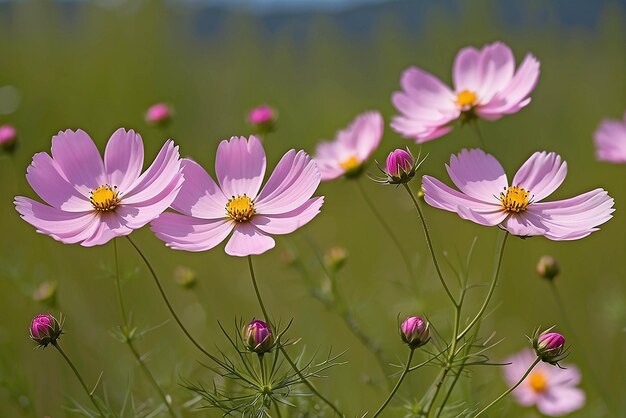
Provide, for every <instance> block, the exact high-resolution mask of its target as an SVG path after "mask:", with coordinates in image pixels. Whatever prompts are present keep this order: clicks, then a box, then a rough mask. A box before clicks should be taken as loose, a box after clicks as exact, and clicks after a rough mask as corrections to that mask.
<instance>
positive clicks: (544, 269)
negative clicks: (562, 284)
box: [537, 255, 559, 280]
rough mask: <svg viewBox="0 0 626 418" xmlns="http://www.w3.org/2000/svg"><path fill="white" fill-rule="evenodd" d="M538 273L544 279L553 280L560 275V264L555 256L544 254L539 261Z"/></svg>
mask: <svg viewBox="0 0 626 418" xmlns="http://www.w3.org/2000/svg"><path fill="white" fill-rule="evenodd" d="M537 274H538V275H539V277H541V278H543V279H546V280H553V279H554V278H555V277H556V276H558V275H559V265H558V264H557V263H556V260H555V259H554V258H553V257H550V256H549V255H544V256H543V257H541V258H540V259H539V262H538V263H537Z"/></svg>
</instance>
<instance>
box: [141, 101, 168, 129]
mask: <svg viewBox="0 0 626 418" xmlns="http://www.w3.org/2000/svg"><path fill="white" fill-rule="evenodd" d="M171 117H172V109H170V107H169V106H168V105H167V104H165V103H156V104H154V105H152V106H150V108H148V111H147V112H146V122H148V123H150V124H155V125H156V124H165V123H167V122H169V120H170V118H171Z"/></svg>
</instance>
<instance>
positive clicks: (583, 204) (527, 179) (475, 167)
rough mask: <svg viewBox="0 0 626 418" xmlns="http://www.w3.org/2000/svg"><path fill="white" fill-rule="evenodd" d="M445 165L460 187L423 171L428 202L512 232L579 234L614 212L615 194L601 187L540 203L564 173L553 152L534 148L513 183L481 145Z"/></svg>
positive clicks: (553, 236) (556, 237)
mask: <svg viewBox="0 0 626 418" xmlns="http://www.w3.org/2000/svg"><path fill="white" fill-rule="evenodd" d="M446 168H447V170H448V174H449V175H450V178H451V179H452V182H453V183H454V184H455V185H456V186H457V187H458V188H459V190H460V192H459V191H457V190H454V189H452V188H450V187H448V186H446V185H445V184H443V183H442V182H440V181H439V180H437V179H435V178H433V177H430V176H424V177H423V183H422V188H423V190H424V199H425V200H426V202H427V203H428V204H429V205H431V206H434V207H436V208H439V209H444V210H447V211H450V212H456V213H457V214H458V215H459V216H460V217H461V218H463V219H468V220H470V221H473V222H476V223H478V224H481V225H486V226H494V225H500V226H501V227H502V228H504V229H506V230H507V231H509V232H510V233H511V234H513V235H518V236H524V237H525V236H534V235H543V236H545V237H546V238H548V239H551V240H556V241H561V240H574V239H579V238H583V237H586V236H587V235H589V234H590V233H592V232H594V231H597V230H598V228H597V226H599V225H601V224H603V223H604V222H606V221H608V220H609V219H611V213H612V212H613V211H614V209H613V199H612V198H611V197H610V196H609V195H608V193H607V192H606V191H605V190H603V189H595V190H592V191H590V192H587V193H584V194H581V195H579V196H576V197H573V198H570V199H565V200H557V201H554V202H542V200H543V199H544V198H546V197H547V196H549V195H550V194H551V193H552V192H554V191H555V190H556V189H557V188H558V187H559V186H560V185H561V183H562V182H563V180H564V179H565V176H566V175H567V163H565V162H564V161H561V157H560V156H559V155H557V154H555V153H554V152H550V153H547V152H545V151H544V152H536V153H534V154H533V155H532V156H531V157H530V158H529V159H528V160H527V161H526V162H525V163H524V164H523V165H522V167H521V168H520V169H519V170H518V171H517V173H516V174H515V177H513V181H512V182H511V183H509V182H508V180H507V176H506V174H505V173H504V170H503V169H502V166H501V165H500V163H499V162H498V161H497V160H496V159H495V158H494V157H493V156H492V155H490V154H486V153H485V152H484V151H482V150H480V149H472V150H469V151H468V150H463V151H461V153H459V154H458V155H452V156H451V158H450V165H446Z"/></svg>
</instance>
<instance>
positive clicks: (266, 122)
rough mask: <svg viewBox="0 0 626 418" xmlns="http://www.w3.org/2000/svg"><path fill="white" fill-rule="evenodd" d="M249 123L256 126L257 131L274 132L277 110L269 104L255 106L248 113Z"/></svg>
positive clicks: (262, 132) (260, 132)
mask: <svg viewBox="0 0 626 418" xmlns="http://www.w3.org/2000/svg"><path fill="white" fill-rule="evenodd" d="M248 123H250V125H252V126H253V127H254V128H255V133H259V134H266V133H270V132H273V131H274V128H275V124H276V112H275V111H274V109H272V108H271V107H269V106H267V105H263V106H258V107H255V108H254V109H252V110H251V111H250V113H248Z"/></svg>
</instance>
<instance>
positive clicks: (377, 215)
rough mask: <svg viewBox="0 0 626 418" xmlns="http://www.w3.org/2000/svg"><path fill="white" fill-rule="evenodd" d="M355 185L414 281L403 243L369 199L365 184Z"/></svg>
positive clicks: (358, 182) (357, 183)
mask: <svg viewBox="0 0 626 418" xmlns="http://www.w3.org/2000/svg"><path fill="white" fill-rule="evenodd" d="M355 183H356V185H357V188H358V189H359V192H361V196H363V200H365V203H366V204H367V206H368V207H369V208H370V211H372V213H373V214H374V217H375V218H376V220H378V222H379V223H380V225H381V226H382V227H383V229H384V230H385V232H386V233H387V235H389V238H391V240H392V241H393V243H394V245H395V246H396V248H397V249H398V253H400V256H401V257H402V260H403V261H404V265H405V267H406V270H407V273H408V274H409V279H410V280H411V279H413V267H411V260H410V259H409V256H408V255H407V254H406V252H405V251H404V247H403V246H402V243H401V242H400V240H399V239H398V237H397V236H396V234H394V232H393V230H392V229H391V227H390V226H389V224H388V223H387V222H386V221H385V218H384V217H383V216H382V215H381V214H380V212H379V211H378V209H376V206H374V202H372V200H371V199H370V198H369V196H368V195H367V193H366V192H365V189H364V188H363V184H361V181H360V180H355Z"/></svg>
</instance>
